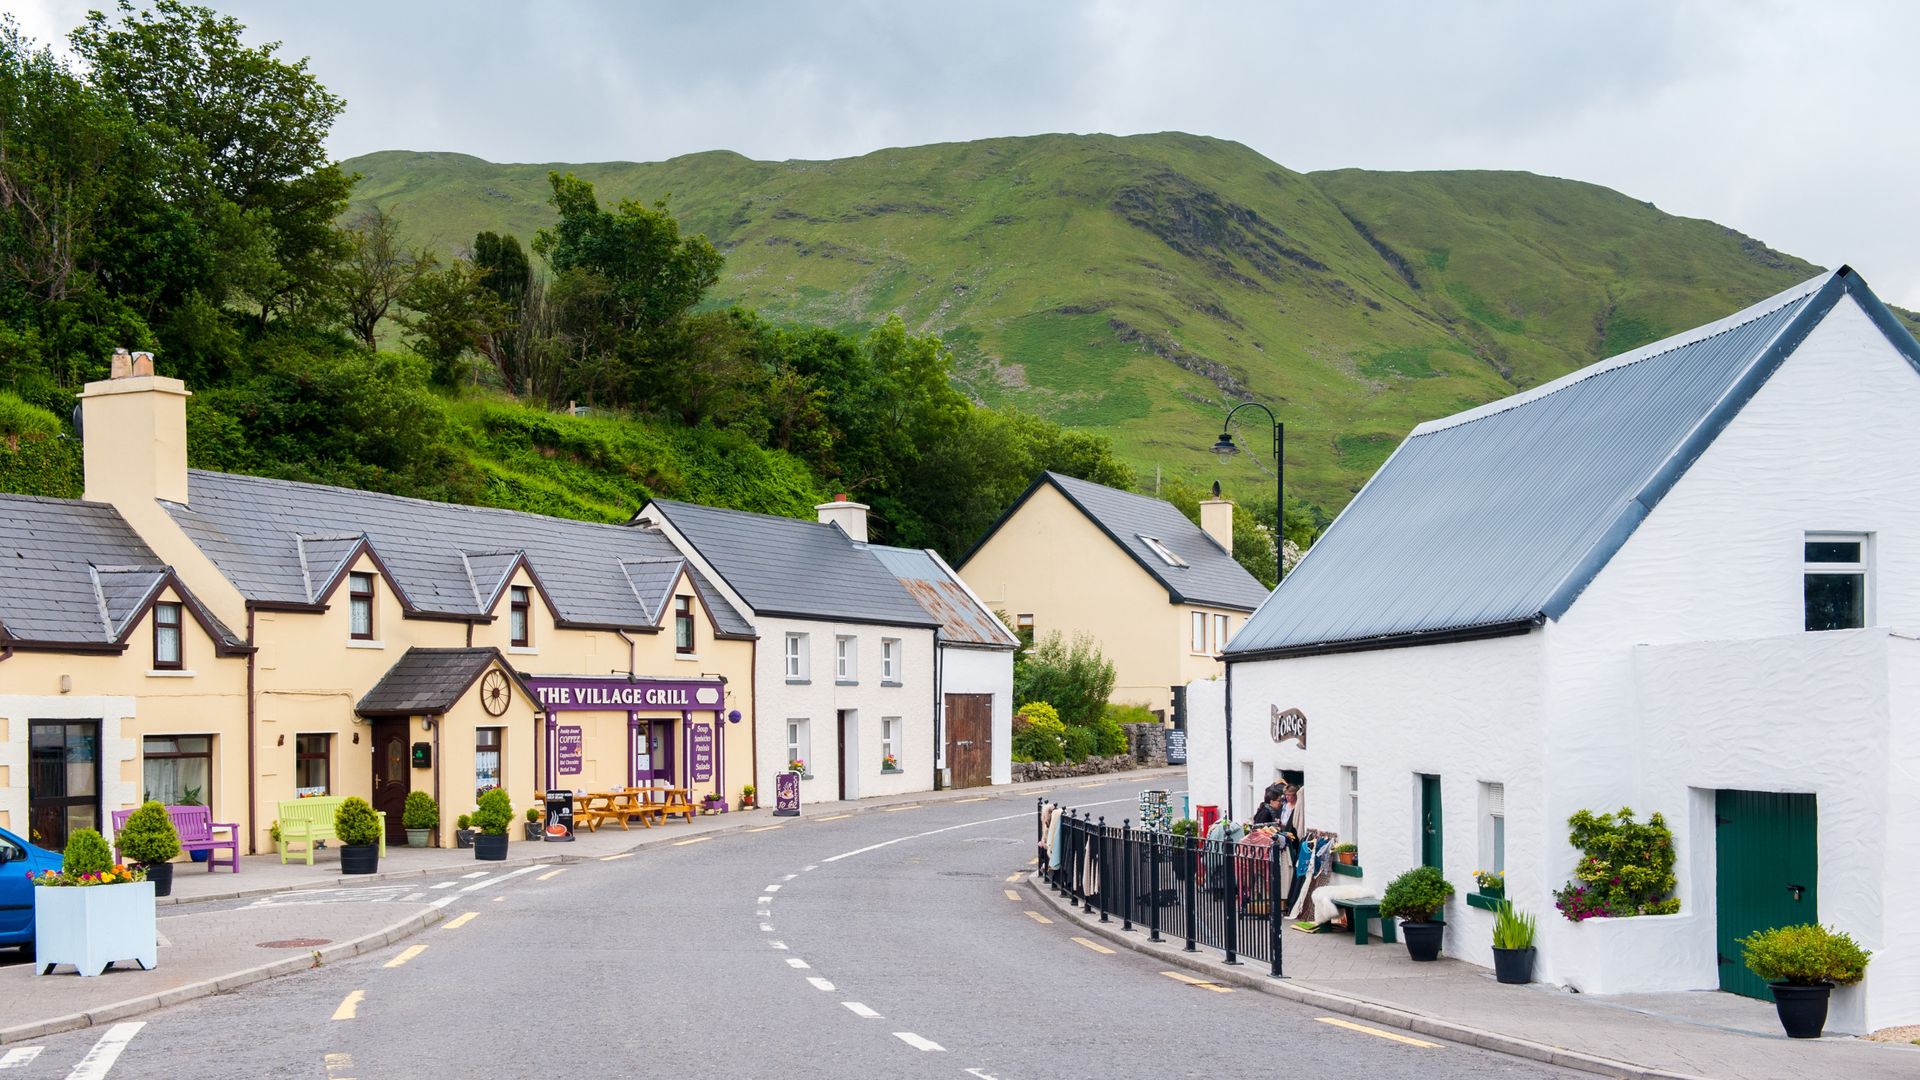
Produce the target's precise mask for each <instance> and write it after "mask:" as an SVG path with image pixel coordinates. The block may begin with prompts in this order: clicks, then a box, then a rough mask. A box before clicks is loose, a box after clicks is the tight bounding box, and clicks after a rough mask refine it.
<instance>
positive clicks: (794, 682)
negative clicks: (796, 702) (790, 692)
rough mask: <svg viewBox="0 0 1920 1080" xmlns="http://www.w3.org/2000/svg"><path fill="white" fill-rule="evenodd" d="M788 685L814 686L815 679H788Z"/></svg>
mask: <svg viewBox="0 0 1920 1080" xmlns="http://www.w3.org/2000/svg"><path fill="white" fill-rule="evenodd" d="M787 685H788V686H812V685H813V680H812V679H788V680H787Z"/></svg>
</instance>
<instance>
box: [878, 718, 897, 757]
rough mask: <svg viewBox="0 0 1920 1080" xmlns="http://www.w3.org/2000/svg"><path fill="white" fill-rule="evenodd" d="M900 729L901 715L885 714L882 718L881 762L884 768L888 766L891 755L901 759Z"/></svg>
mask: <svg viewBox="0 0 1920 1080" xmlns="http://www.w3.org/2000/svg"><path fill="white" fill-rule="evenodd" d="M899 731H900V718H899V717H897V716H883V717H881V718H880V762H881V767H882V768H885V767H886V760H887V759H888V758H890V757H891V758H893V759H894V760H895V761H898V760H899V759H900V748H899V745H898V744H899V739H898V737H897V736H898V733H899Z"/></svg>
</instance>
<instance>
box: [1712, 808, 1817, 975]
mask: <svg viewBox="0 0 1920 1080" xmlns="http://www.w3.org/2000/svg"><path fill="white" fill-rule="evenodd" d="M1713 802H1714V814H1715V817H1714V820H1715V822H1716V826H1717V827H1716V829H1715V832H1714V837H1715V840H1716V841H1717V843H1716V845H1715V847H1716V850H1715V854H1714V887H1715V892H1716V906H1717V908H1718V911H1717V916H1716V919H1717V922H1718V926H1717V928H1716V929H1717V930H1718V948H1719V956H1718V958H1717V959H1718V960H1719V962H1720V989H1722V990H1725V991H1728V992H1730V993H1734V994H1741V995H1744V996H1746V997H1751V998H1759V999H1760V1000H1762V1001H1771V1000H1773V992H1772V991H1771V990H1769V989H1767V984H1766V983H1765V982H1763V981H1762V980H1761V978H1760V976H1758V975H1755V974H1754V973H1753V972H1751V971H1749V970H1747V965H1746V962H1745V960H1744V959H1743V958H1742V956H1741V953H1742V951H1743V950H1742V949H1741V948H1740V939H1741V938H1743V937H1746V936H1747V935H1748V934H1751V933H1753V932H1754V931H1756V930H1770V929H1772V928H1774V927H1776V926H1793V925H1796V924H1799V923H1817V922H1819V921H1820V896H1819V884H1820V882H1819V876H1820V847H1819V841H1818V838H1817V837H1816V835H1815V830H1816V828H1817V827H1818V825H1819V808H1818V807H1817V806H1816V805H1815V802H1814V797H1813V796H1812V795H1781V794H1777V793H1774V792H1765V791H1717V792H1715V793H1714V800H1713Z"/></svg>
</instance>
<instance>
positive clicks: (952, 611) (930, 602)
mask: <svg viewBox="0 0 1920 1080" xmlns="http://www.w3.org/2000/svg"><path fill="white" fill-rule="evenodd" d="M867 550H868V551H869V552H871V553H872V554H873V557H874V558H876V559H879V560H880V565H882V566H884V567H886V568H887V571H888V572H889V573H891V574H892V575H893V576H894V578H895V579H896V580H898V581H899V582H900V584H901V586H902V587H904V588H905V589H906V590H907V593H908V595H910V596H912V597H913V599H914V601H915V602H916V603H918V604H919V605H920V607H921V608H922V609H923V610H924V611H926V613H927V614H928V615H930V616H932V617H933V618H934V619H936V620H938V621H939V623H940V634H939V640H940V642H941V643H942V644H950V645H964V646H971V647H978V648H983V649H1016V648H1019V646H1020V641H1019V639H1018V638H1016V637H1014V636H1013V633H1012V631H1009V630H1008V629H1007V628H1006V626H1005V625H1004V624H1002V623H1001V622H1000V620H999V619H998V618H996V617H995V616H994V614H993V612H991V611H989V610H987V607H986V605H985V604H982V603H981V602H980V601H979V600H978V599H976V598H975V597H974V595H973V593H972V592H971V591H969V590H968V589H967V587H966V586H965V585H964V584H962V583H961V581H960V578H959V577H958V576H956V575H955V574H954V573H953V571H952V569H951V568H949V567H948V566H947V564H946V563H945V562H944V561H942V560H941V558H940V557H939V556H938V555H935V554H934V553H933V552H931V551H921V550H919V549H916V548H897V547H884V546H882V545H879V544H869V545H867Z"/></svg>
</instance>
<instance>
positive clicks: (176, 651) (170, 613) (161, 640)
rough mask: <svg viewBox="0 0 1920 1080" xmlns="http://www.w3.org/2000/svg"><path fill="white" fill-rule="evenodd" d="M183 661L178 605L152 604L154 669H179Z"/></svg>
mask: <svg viewBox="0 0 1920 1080" xmlns="http://www.w3.org/2000/svg"><path fill="white" fill-rule="evenodd" d="M134 655H135V656H138V655H139V654H138V653H135V654H134ZM185 663H186V662H185V660H184V659H182V657H181V652H180V605H179V604H155V605H153V668H154V670H155V671H179V670H180V669H181V668H182V667H183V666H185Z"/></svg>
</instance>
